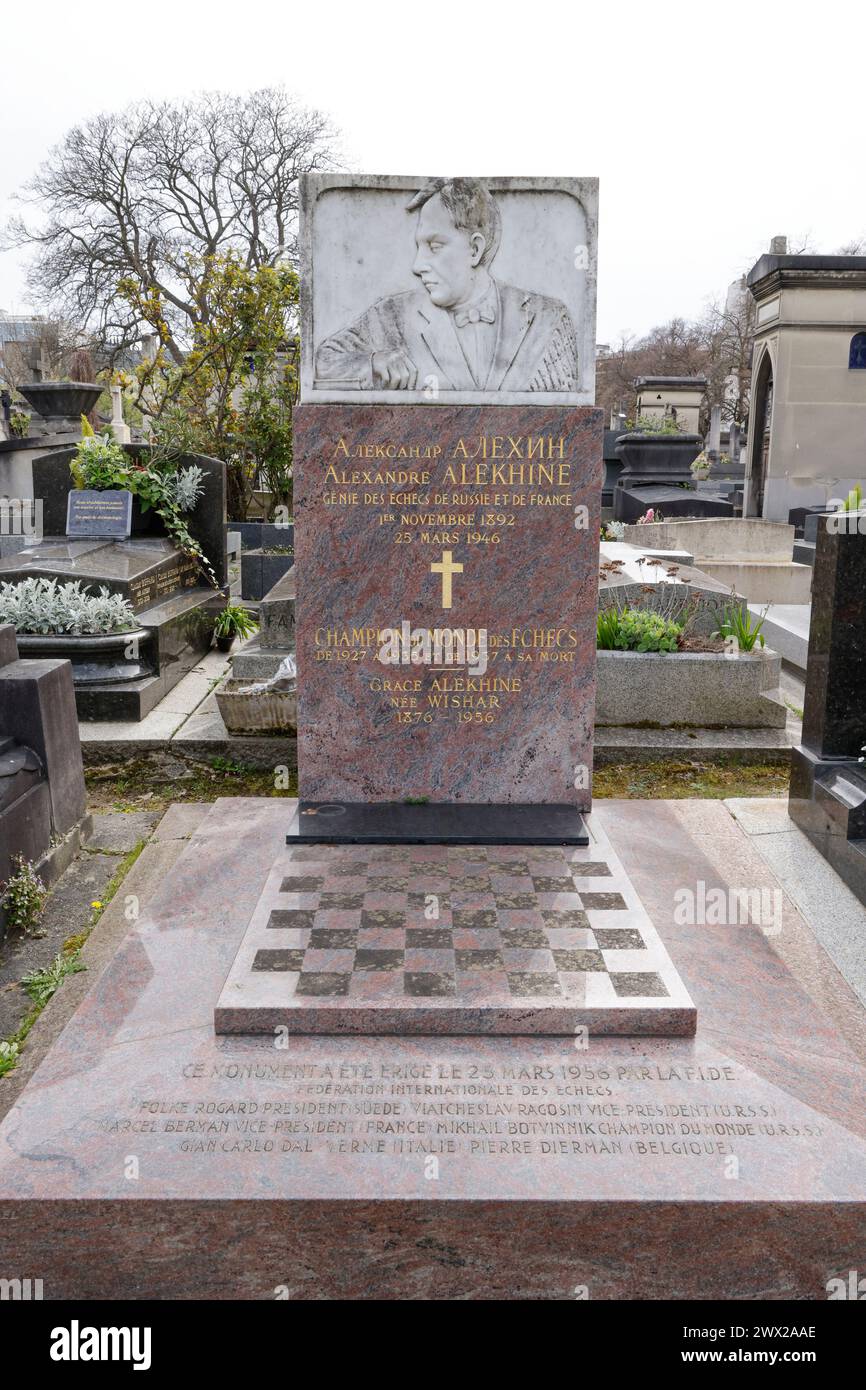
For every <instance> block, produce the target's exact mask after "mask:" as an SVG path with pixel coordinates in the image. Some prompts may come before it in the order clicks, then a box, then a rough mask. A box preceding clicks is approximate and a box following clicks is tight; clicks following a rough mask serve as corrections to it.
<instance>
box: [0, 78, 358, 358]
mask: <svg viewBox="0 0 866 1390" xmlns="http://www.w3.org/2000/svg"><path fill="white" fill-rule="evenodd" d="M333 141H334V133H333V131H332V129H331V126H330V123H329V121H328V120H327V118H326V117H325V116H324V115H322V114H321V113H320V112H318V111H314V110H308V109H305V108H303V107H301V106H299V105H298V104H297V103H295V102H294V101H293V100H292V98H291V97H290V96H289V95H288V94H287V93H286V92H285V91H284V90H283V89H282V88H264V89H262V90H260V91H256V92H252V93H250V94H249V95H248V96H247V97H245V98H239V97H237V96H234V95H228V94H224V93H211V94H206V95H204V96H201V97H198V98H196V99H194V100H191V101H187V102H182V103H180V104H172V103H169V102H159V103H157V102H153V101H144V102H139V103H137V104H135V105H133V106H130V107H128V108H127V109H126V110H124V111H121V112H118V113H110V114H103V115H100V116H96V117H94V118H93V119H92V120H90V121H88V122H86V124H84V125H80V126H76V127H74V129H72V130H70V131H69V133H68V134H67V136H66V138H65V139H64V141H63V142H62V144H60V145H59V146H58V147H57V148H56V149H55V150H54V151H53V152H52V153H51V155H50V156H49V158H48V159H47V160H46V162H45V163H44V164H43V165H42V167H41V168H40V169H39V171H38V173H37V174H36V176H35V177H34V179H33V180H32V181H31V183H30V184H29V185H28V186H27V187H26V189H25V190H24V193H23V195H22V200H23V201H24V202H26V203H29V204H31V205H32V206H34V207H35V208H36V209H39V210H41V211H42V213H43V214H44V217H43V220H42V221H41V222H39V221H38V220H37V222H36V223H31V222H29V221H27V220H26V219H25V218H24V217H19V218H17V219H15V220H14V221H13V222H12V223H11V224H10V225H9V227H8V228H7V231H6V236H5V239H4V240H5V244H6V245H7V246H19V247H21V246H31V247H35V248H36V253H37V254H36V258H35V262H34V264H33V267H32V270H31V272H30V276H29V282H30V288H31V291H32V292H33V294H34V295H35V296H36V298H37V300H38V301H39V302H41V303H43V304H46V305H48V306H49V307H50V308H51V309H52V311H54V312H55V313H57V314H58V315H59V316H61V317H64V318H66V319H68V320H70V321H72V322H74V323H76V324H77V325H79V327H80V328H81V329H84V330H87V331H88V332H89V333H91V334H92V335H93V336H94V337H95V338H97V339H98V340H99V341H100V342H103V343H105V342H108V343H111V344H113V346H114V348H115V350H116V352H117V353H118V354H119V353H120V352H122V351H123V350H125V349H126V348H128V347H129V346H130V345H131V344H132V343H133V342H135V341H136V339H137V338H138V336H139V334H140V331H141V321H140V319H139V318H138V316H137V314H136V313H135V311H134V309H133V308H131V307H130V305H131V297H130V296H129V295H126V296H124V295H123V294H119V293H118V287H119V286H120V285H122V283H123V282H124V281H128V282H132V283H133V284H134V287H135V292H136V293H135V296H133V297H132V298H136V297H137V298H138V299H139V300H140V298H141V297H142V296H152V298H153V300H154V302H157V301H158V302H159V303H160V304H161V305H162V306H163V326H162V330H161V332H160V337H161V339H162V343H163V346H164V347H165V349H166V351H167V352H168V353H169V354H170V355H171V357H172V358H173V359H174V360H175V361H176V362H180V361H181V360H182V358H183V355H184V352H185V351H186V350H187V349H188V347H189V346H190V344H191V343H192V342H193V341H194V340H195V336H196V330H197V328H198V326H199V325H201V324H207V322H208V321H209V315H210V306H209V304H208V301H207V290H206V276H205V275H204V274H203V269H204V266H205V264H206V261H207V258H209V257H213V256H214V255H215V254H216V253H217V252H219V251H222V252H226V251H233V252H235V253H237V254H239V256H240V257H241V259H242V260H243V261H244V262H245V264H246V265H247V266H248V267H251V268H252V267H257V266H262V265H267V264H270V263H273V262H274V261H275V260H276V259H278V258H279V257H281V256H286V257H288V258H290V259H291V258H293V257H294V255H295V251H296V235H297V213H298V179H299V176H300V175H301V174H303V173H306V172H310V171H313V170H317V169H324V168H328V167H333V165H334V153H333V148H332V147H333Z"/></svg>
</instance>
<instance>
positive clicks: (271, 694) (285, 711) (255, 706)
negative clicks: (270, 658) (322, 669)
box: [216, 680, 298, 734]
mask: <svg viewBox="0 0 866 1390" xmlns="http://www.w3.org/2000/svg"><path fill="white" fill-rule="evenodd" d="M261 685H262V682H261V681H250V680H228V681H226V682H225V684H224V685H221V686H220V687H219V689H218V690H217V692H216V701H217V706H218V708H219V712H220V714H221V715H222V720H223V723H224V724H225V726H226V729H227V730H228V732H229V733H230V734H277V733H295V732H296V731H297V728H298V692H297V687H296V688H295V689H293V690H292V689H290V690H267V689H264V690H263V689H261V688H260V689H259V690H254V689H253V690H251V687H255V686H259V687H261Z"/></svg>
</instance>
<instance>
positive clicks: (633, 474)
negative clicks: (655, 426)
mask: <svg viewBox="0 0 866 1390" xmlns="http://www.w3.org/2000/svg"><path fill="white" fill-rule="evenodd" d="M703 447H704V441H703V439H702V438H701V436H700V435H699V434H662V433H661V432H656V431H652V430H647V431H643V430H635V431H634V432H633V433H631V434H621V435H620V437H619V439H618V440H617V442H616V452H617V454H618V455H619V457H620V458H621V459H622V473H621V474H620V476H619V479H618V482H619V483H621V484H624V485H626V486H628V484H629V483H632V482H643V483H650V482H652V483H691V481H692V471H691V465H692V463H693V461H694V460H695V459H696V458H697V456H698V454H699V453H700V452H701V450H702V449H703Z"/></svg>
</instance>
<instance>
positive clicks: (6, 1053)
mask: <svg viewBox="0 0 866 1390" xmlns="http://www.w3.org/2000/svg"><path fill="white" fill-rule="evenodd" d="M20 1051H21V1049H20V1047H19V1046H18V1044H17V1042H6V1041H0V1076H5V1075H6V1073H7V1072H10V1071H11V1070H12V1068H13V1067H14V1066H15V1063H16V1062H17V1061H18V1056H19V1053H20Z"/></svg>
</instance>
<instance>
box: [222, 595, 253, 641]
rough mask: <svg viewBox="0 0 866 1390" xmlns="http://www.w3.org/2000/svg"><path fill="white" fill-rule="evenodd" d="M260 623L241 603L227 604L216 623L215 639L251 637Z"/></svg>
mask: <svg viewBox="0 0 866 1390" xmlns="http://www.w3.org/2000/svg"><path fill="white" fill-rule="evenodd" d="M258 626H259V625H258V623H257V622H256V620H255V618H254V617H253V615H252V614H251V613H250V612H249V610H248V609H246V608H243V607H242V606H241V605H240V604H239V603H227V604H226V606H225V608H224V609H223V610H222V612H221V613H220V615H219V617H218V618H217V620H216V622H215V623H214V629H213V630H214V636H215V637H249V636H250V635H251V634H252V633H253V632H255V631H256V630H257V629H258Z"/></svg>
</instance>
